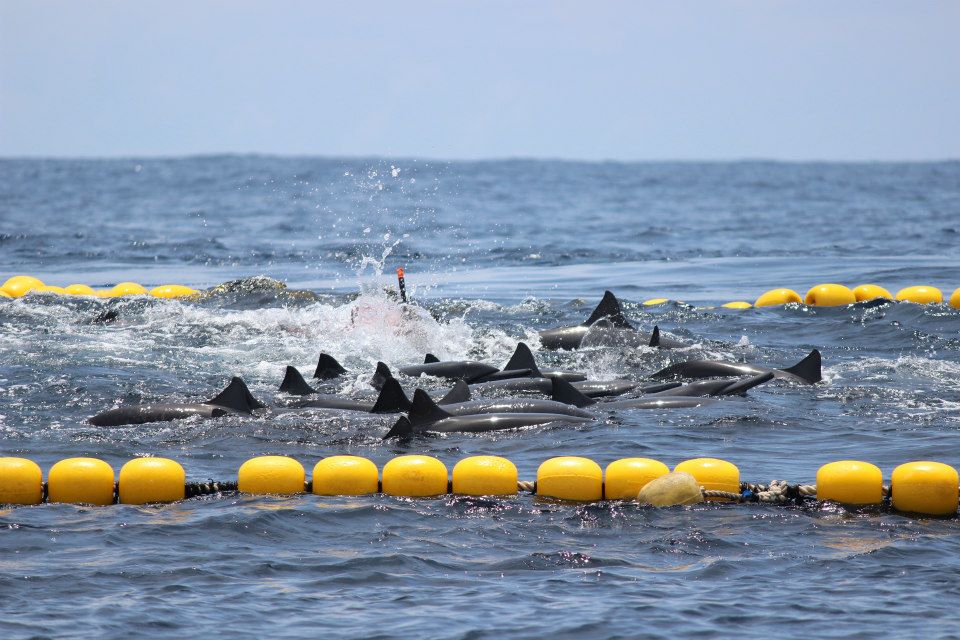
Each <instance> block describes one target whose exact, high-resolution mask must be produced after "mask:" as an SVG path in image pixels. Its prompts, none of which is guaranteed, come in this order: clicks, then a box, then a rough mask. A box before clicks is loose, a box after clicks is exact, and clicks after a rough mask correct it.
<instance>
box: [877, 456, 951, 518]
mask: <svg viewBox="0 0 960 640" xmlns="http://www.w3.org/2000/svg"><path fill="white" fill-rule="evenodd" d="M958 486H960V477H958V475H957V470H956V469H954V468H953V467H951V466H950V465H946V464H943V463H942V462H927V461H923V462H907V463H906V464H902V465H900V466H899V467H897V468H896V469H894V470H893V475H892V476H890V496H891V500H892V503H893V508H894V509H896V510H897V511H907V512H910V513H923V514H926V515H931V516H946V515H952V514H955V513H956V512H957V503H958V497H960V492H958Z"/></svg>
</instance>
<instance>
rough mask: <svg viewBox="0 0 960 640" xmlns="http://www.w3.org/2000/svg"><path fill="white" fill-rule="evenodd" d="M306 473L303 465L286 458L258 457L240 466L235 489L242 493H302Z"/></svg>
mask: <svg viewBox="0 0 960 640" xmlns="http://www.w3.org/2000/svg"><path fill="white" fill-rule="evenodd" d="M305 479H306V472H305V471H304V470H303V465H302V464H300V463H299V462H297V461H296V460H294V459H293V458H288V457H287V456H259V457H257V458H251V459H249V460H247V461H246V462H244V463H243V464H242V465H240V470H239V471H238V472H237V488H238V489H239V490H240V491H241V492H243V493H252V494H265V493H272V494H281V495H287V494H292V493H302V492H303V489H304V486H305V484H304V480H305Z"/></svg>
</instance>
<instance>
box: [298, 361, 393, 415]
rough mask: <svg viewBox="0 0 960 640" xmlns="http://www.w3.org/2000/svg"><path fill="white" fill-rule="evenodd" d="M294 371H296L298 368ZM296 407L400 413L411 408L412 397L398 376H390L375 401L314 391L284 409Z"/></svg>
mask: <svg viewBox="0 0 960 640" xmlns="http://www.w3.org/2000/svg"><path fill="white" fill-rule="evenodd" d="M289 369H292V367H288V370H289ZM294 371H295V372H296V369H294ZM296 375H298V376H299V375H300V373H299V372H296ZM301 379H302V378H301ZM284 380H286V378H284ZM295 409H339V410H343V411H362V412H364V413H400V412H401V411H407V410H409V409H410V399H409V398H408V397H407V394H406V393H404V392H403V387H401V386H400V383H399V382H397V380H396V378H389V379H387V380H385V381H384V383H383V386H382V387H381V388H380V394H379V395H378V396H377V399H376V400H375V401H373V402H370V401H366V400H354V399H353V398H343V397H341V396H334V395H328V394H322V393H316V392H314V393H313V394H311V395H310V396H309V398H307V399H304V400H300V401H298V402H296V403H294V404H290V405H287V406H286V407H284V410H287V411H291V410H295Z"/></svg>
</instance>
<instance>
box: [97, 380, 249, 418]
mask: <svg viewBox="0 0 960 640" xmlns="http://www.w3.org/2000/svg"><path fill="white" fill-rule="evenodd" d="M264 407H266V405H265V404H263V403H262V402H260V401H259V400H257V399H256V398H254V397H253V395H252V394H251V393H250V390H249V389H248V388H247V385H246V384H245V383H244V382H243V380H242V379H240V378H237V377H234V378H233V379H232V380H230V384H228V385H227V387H226V388H225V389H224V390H223V391H221V392H220V393H219V394H217V396H216V397H214V398H212V399H210V400H207V401H206V402H199V403H174V402H164V403H157V404H137V405H131V406H126V407H118V408H116V409H110V410H109V411H104V412H103V413H98V414H97V415H95V416H93V417H92V418H90V419H89V420H88V422H89V423H90V424H92V425H94V426H97V427H118V426H120V425H125V424H144V423H146V422H166V421H168V420H177V419H179V418H189V417H190V416H201V417H203V418H219V417H220V416H225V415H228V414H234V415H235V414H240V415H251V414H252V413H253V410H254V409H263V408H264Z"/></svg>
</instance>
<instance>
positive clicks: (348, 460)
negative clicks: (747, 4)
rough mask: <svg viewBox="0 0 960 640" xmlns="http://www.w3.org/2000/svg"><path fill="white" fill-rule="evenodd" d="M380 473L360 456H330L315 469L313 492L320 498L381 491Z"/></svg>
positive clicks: (371, 463) (375, 466)
mask: <svg viewBox="0 0 960 640" xmlns="http://www.w3.org/2000/svg"><path fill="white" fill-rule="evenodd" d="M379 474H380V471H379V470H378V469H377V465H375V464H374V463H373V462H371V461H370V460H367V459H366V458H361V457H359V456H330V457H329V458H324V459H323V460H321V461H320V462H318V463H317V464H316V465H314V467H313V492H314V493H315V494H317V495H318V496H361V495H366V494H368V493H376V492H377V491H378V490H379V486H380V484H379V478H380V475H379Z"/></svg>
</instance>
